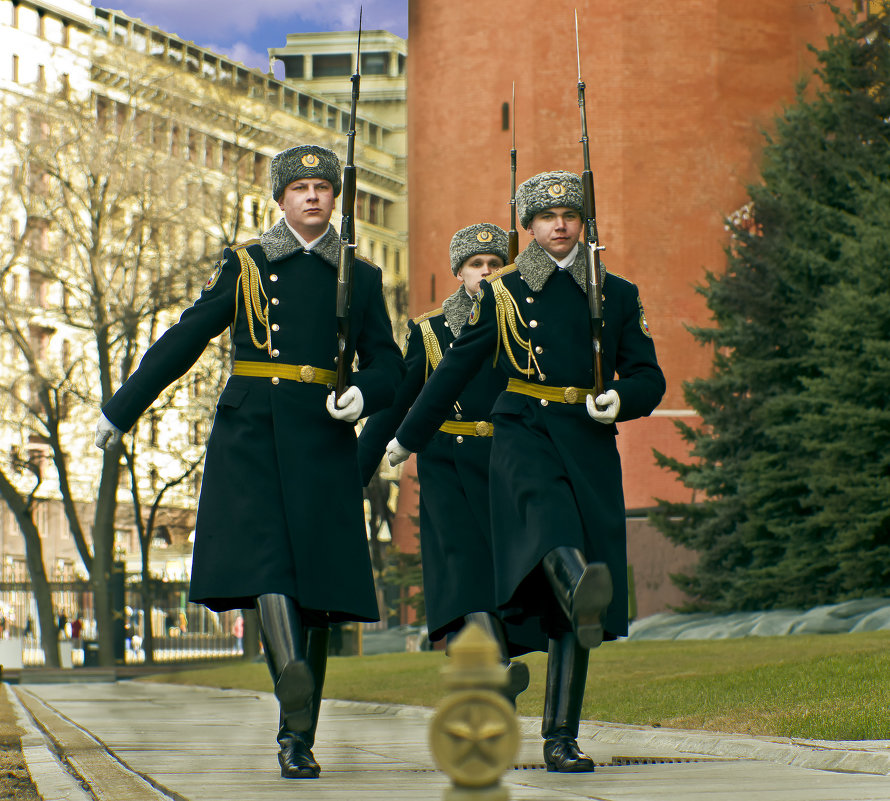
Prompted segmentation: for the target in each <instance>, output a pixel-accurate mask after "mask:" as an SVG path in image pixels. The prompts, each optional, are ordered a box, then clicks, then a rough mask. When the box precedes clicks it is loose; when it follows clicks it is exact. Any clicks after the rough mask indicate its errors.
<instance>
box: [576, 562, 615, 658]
mask: <svg viewBox="0 0 890 801" xmlns="http://www.w3.org/2000/svg"><path fill="white" fill-rule="evenodd" d="M611 601H612V575H611V573H609V568H608V566H607V565H606V564H605V563H603V562H594V563H593V564H590V565H587V567H586V568H585V569H584V573H583V574H582V576H581V579H580V580H579V581H578V585H577V586H576V587H575V592H574V593H573V595H572V627H573V628H574V629H575V636H576V637H577V638H578V644H579V645H580V646H581V647H582V648H596V647H598V646H599V645H601V644H602V641H603V620H602V619H603V615H604V614H605V612H606V607H608V605H609V603H610V602H611Z"/></svg>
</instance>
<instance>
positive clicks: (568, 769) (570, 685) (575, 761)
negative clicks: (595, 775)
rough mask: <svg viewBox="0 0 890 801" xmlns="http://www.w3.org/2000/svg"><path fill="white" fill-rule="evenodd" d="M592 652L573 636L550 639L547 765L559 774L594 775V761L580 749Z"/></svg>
mask: <svg viewBox="0 0 890 801" xmlns="http://www.w3.org/2000/svg"><path fill="white" fill-rule="evenodd" d="M588 656H589V652H588V650H587V649H586V648H584V647H582V646H580V645H579V644H578V640H577V639H576V637H575V635H574V634H572V633H571V632H566V633H565V634H563V635H562V636H561V637H559V638H551V639H550V647H549V651H548V655H547V687H546V689H545V691H544V717H543V719H542V720H541V735H542V736H543V738H544V762H545V764H546V765H547V770H548V771H551V772H558V773H591V772H592V771H593V760H592V759H591V758H590V757H589V756H587V754H585V753H584V752H583V751H581V749H580V748H579V747H578V726H579V724H580V721H581V704H582V703H583V701H584V687H585V685H586V683H587V658H588Z"/></svg>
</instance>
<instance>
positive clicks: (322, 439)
mask: <svg viewBox="0 0 890 801" xmlns="http://www.w3.org/2000/svg"><path fill="white" fill-rule="evenodd" d="M271 174H272V190H273V196H274V198H275V199H276V200H277V201H278V204H279V206H280V207H281V210H282V211H283V212H284V217H283V218H282V219H281V220H279V221H278V222H277V223H276V224H275V225H274V226H273V227H272V228H270V229H269V230H268V231H265V232H264V233H263V234H262V236H261V237H260V239H259V240H252V241H250V242H246V243H244V244H243V245H237V246H235V247H233V248H226V249H225V251H224V252H223V257H222V260H221V261H219V262H217V264H216V266H215V269H214V271H213V274H212V275H211V277H210V279H209V280H208V281H207V283H206V285H205V286H204V289H203V291H202V293H201V296H200V297H199V298H198V300H197V301H195V303H194V305H193V306H191V307H190V308H189V309H186V311H185V312H183V314H182V316H181V317H180V319H179V322H177V323H176V324H175V325H174V326H172V327H171V328H170V329H168V330H167V332H166V333H165V334H164V335H163V336H162V337H161V338H160V339H159V340H158V341H157V342H155V343H154V344H153V345H152V346H151V348H149V350H148V352H147V353H146V354H145V356H144V357H143V359H142V361H141V363H140V365H139V367H138V369H137V370H136V371H135V372H134V373H133V374H132V375H131V376H130V378H129V379H127V381H126V382H125V383H124V384H123V385H122V386H121V388H120V389H119V390H118V391H117V392H116V393H115V394H114V396H113V397H112V398H111V400H109V401H108V403H107V404H106V405H105V407H104V408H103V415H102V417H101V418H100V422H99V427H98V432H97V437H96V444H97V445H98V446H99V447H109V446H111V445H115V444H116V443H117V441H119V439H120V436H121V432H125V431H127V430H128V429H130V427H131V426H132V425H133V424H134V423H135V421H136V419H137V418H138V417H139V415H140V414H142V412H143V411H145V409H147V408H148V406H149V405H150V404H151V403H152V402H153V401H154V400H155V398H157V396H158V395H159V394H160V393H161V391H162V390H163V389H164V388H165V387H166V386H168V385H169V384H171V383H172V382H173V381H175V380H176V379H177V378H179V377H180V376H181V375H183V374H184V373H185V372H186V371H187V370H188V369H189V368H190V367H191V366H192V365H193V364H194V363H195V361H196V360H197V359H198V357H199V356H200V355H201V353H202V351H203V350H204V348H205V347H206V345H207V343H208V342H209V341H210V340H211V339H212V338H213V337H216V336H217V335H219V334H220V333H222V331H224V330H225V329H226V328H230V329H231V335H232V347H233V351H234V353H233V356H234V366H233V369H232V375H231V376H230V377H229V380H228V381H227V383H226V386H225V389H224V390H223V392H222V394H221V395H220V398H219V402H218V404H217V409H216V416H215V418H214V421H213V429H212V431H211V433H210V439H209V441H208V444H207V455H206V459H205V470H204V480H203V483H202V487H201V496H200V499H199V502H198V514H197V521H196V526H195V549H194V556H193V563H192V577H191V587H190V599H191V600H192V601H194V602H196V603H202V604H205V605H206V606H208V607H209V608H210V609H213V610H216V611H221V610H225V609H238V608H243V607H250V606H256V609H257V612H258V615H259V621H260V629H261V633H262V637H263V645H264V650H265V654H266V658H267V661H268V664H269V669H270V672H271V673H272V678H273V680H274V682H275V693H276V695H277V697H278V699H279V703H280V706H281V723H280V730H279V733H278V742H279V744H280V746H281V750H280V753H279V762H280V764H281V772H282V775H283V776H285V777H289V778H314V777H316V776H318V774H319V771H320V768H319V766H318V764H317V762H316V761H315V759H314V757H313V755H312V751H311V747H312V745H313V742H314V738H315V728H316V725H317V721H318V710H319V704H320V701H321V691H322V686H323V682H324V673H325V665H326V659H327V649H328V635H329V622H330V621H342V620H360V621H370V620H377V619H378V609H377V601H376V596H375V593H374V583H373V576H372V572H371V564H370V556H369V552H368V545H367V536H366V531H365V519H364V511H363V501H362V485H361V477H360V475H359V469H358V461H357V458H356V436H355V429H354V423H355V421H356V420H358V418H359V417H360V416H362V415H366V414H373V413H374V412H375V411H378V410H380V409H382V408H385V407H387V406H389V404H390V403H391V402H392V400H393V397H394V395H395V390H396V387H397V386H398V384H399V383H400V381H401V378H402V375H403V374H404V363H403V361H402V356H401V354H400V352H399V349H398V346H397V345H396V344H395V342H394V341H393V336H392V326H391V324H390V320H389V316H388V314H387V311H386V306H385V303H384V300H383V293H382V276H381V272H380V270H379V269H378V268H377V267H374V266H373V265H371V264H368V263H367V262H364V261H361V260H356V262H355V269H354V289H353V296H352V305H351V309H350V319H351V328H350V341H349V343H348V348H347V354H348V356H349V358H350V360H351V359H352V354H357V355H358V370H357V371H356V372H354V373H353V374H352V375H351V378H350V383H351V386H350V387H349V388H348V389H347V390H346V391H345V392H344V393H343V394H342V395H341V397H340V398H339V399H337V400H336V402H335V399H334V393H333V392H331V389H332V385H333V383H334V382H335V380H336V374H335V368H336V356H337V322H336V316H335V311H336V305H335V301H336V289H337V261H338V251H339V237H338V236H337V233H336V231H335V230H334V228H333V227H332V226H331V225H330V217H331V212H332V210H333V208H334V201H335V198H336V197H337V196H338V195H339V193H340V188H341V173H340V162H339V160H338V159H337V156H336V154H335V153H333V152H332V151H330V150H328V149H326V148H322V147H317V146H314V145H300V146H297V147H293V148H290V149H289V150H285V151H283V152H281V153H279V154H278V155H276V156H275V158H274V159H273V160H272V164H271Z"/></svg>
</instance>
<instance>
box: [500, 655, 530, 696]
mask: <svg viewBox="0 0 890 801" xmlns="http://www.w3.org/2000/svg"><path fill="white" fill-rule="evenodd" d="M528 682H529V674H528V665H526V664H525V662H511V663H510V664H509V665H507V684H506V685H505V686H504V689H503V690H502V692H503V694H504V696H505V697H506V699H507V700H508V701H509V702H510V703H511V704H513V706H516V697H517V696H518V695H519V693H521V692H524V691H525V690H527V689H528Z"/></svg>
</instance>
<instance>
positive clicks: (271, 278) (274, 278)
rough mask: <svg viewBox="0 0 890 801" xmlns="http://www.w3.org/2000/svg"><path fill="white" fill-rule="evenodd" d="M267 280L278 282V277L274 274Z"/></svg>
mask: <svg viewBox="0 0 890 801" xmlns="http://www.w3.org/2000/svg"><path fill="white" fill-rule="evenodd" d="M269 280H270V281H277V280H278V276H277V275H275V273H272V275H270V276H269Z"/></svg>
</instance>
